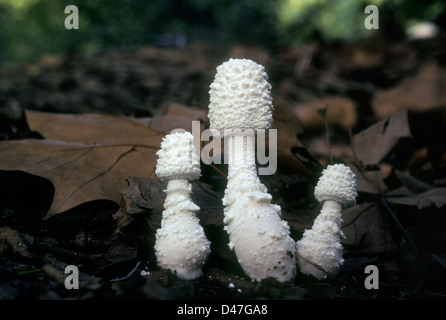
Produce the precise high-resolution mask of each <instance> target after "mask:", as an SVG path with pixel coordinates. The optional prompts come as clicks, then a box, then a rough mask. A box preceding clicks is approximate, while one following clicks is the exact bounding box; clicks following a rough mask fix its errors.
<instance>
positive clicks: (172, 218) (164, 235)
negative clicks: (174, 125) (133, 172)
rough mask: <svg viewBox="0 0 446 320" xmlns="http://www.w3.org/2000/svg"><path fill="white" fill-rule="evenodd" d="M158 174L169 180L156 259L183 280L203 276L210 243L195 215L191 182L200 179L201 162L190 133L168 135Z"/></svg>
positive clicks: (165, 139)
mask: <svg viewBox="0 0 446 320" xmlns="http://www.w3.org/2000/svg"><path fill="white" fill-rule="evenodd" d="M157 155H158V157H159V158H158V162H157V165H156V169H155V173H156V175H157V176H158V177H159V178H160V179H162V180H167V188H166V190H165V192H166V194H167V196H166V200H165V202H164V209H165V210H164V211H163V213H162V220H161V228H159V229H158V230H157V231H156V241H155V255H156V259H157V263H158V266H159V267H161V268H163V269H170V270H171V271H172V272H174V273H176V275H177V276H178V277H179V278H180V279H183V280H191V279H196V278H198V277H200V276H201V275H202V266H203V265H204V263H205V262H206V259H207V257H208V255H209V253H210V242H209V240H208V239H207V238H206V235H205V233H204V230H203V228H202V227H201V225H200V223H199V219H198V218H197V217H196V215H195V212H196V211H198V210H200V208H199V207H198V206H197V205H196V204H195V203H193V202H192V200H191V197H190V193H191V192H192V186H191V184H190V181H193V180H196V179H198V178H199V177H200V174H201V170H200V159H199V156H198V154H197V152H196V149H195V147H194V144H193V136H192V134H191V133H189V132H183V133H180V132H177V133H171V134H169V135H167V136H166V137H165V138H164V139H163V141H162V143H161V149H160V150H159V151H158V152H157Z"/></svg>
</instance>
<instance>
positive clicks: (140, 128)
mask: <svg viewBox="0 0 446 320" xmlns="http://www.w3.org/2000/svg"><path fill="white" fill-rule="evenodd" d="M25 116H26V120H27V122H28V126H29V128H30V129H31V130H32V131H38V132H39V133H40V134H41V135H42V136H43V137H44V138H45V139H48V140H57V141H64V142H79V143H84V144H93V145H94V144H99V143H102V144H112V145H116V146H117V145H119V144H122V145H132V146H138V145H141V146H150V147H153V146H154V147H156V148H158V147H159V142H160V141H161V139H162V137H163V136H164V134H163V133H161V132H159V131H158V130H156V129H153V128H149V127H147V126H144V125H142V124H140V123H137V122H136V121H133V120H131V119H129V118H125V117H118V116H113V115H106V114H94V113H87V114H81V115H78V114H61V113H46V112H38V111H30V110H27V111H26V112H25Z"/></svg>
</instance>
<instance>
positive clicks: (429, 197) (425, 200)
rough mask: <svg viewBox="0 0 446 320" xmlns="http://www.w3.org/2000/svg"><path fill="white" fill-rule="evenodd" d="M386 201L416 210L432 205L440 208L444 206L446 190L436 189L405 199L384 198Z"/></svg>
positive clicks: (445, 203)
mask: <svg viewBox="0 0 446 320" xmlns="http://www.w3.org/2000/svg"><path fill="white" fill-rule="evenodd" d="M386 199H387V201H388V202H390V203H394V204H402V205H407V206H416V207H417V208H418V209H423V208H426V207H429V206H432V205H435V206H436V207H437V208H441V207H443V206H444V205H446V188H436V189H432V190H429V191H426V192H422V193H419V194H415V195H410V196H407V197H386Z"/></svg>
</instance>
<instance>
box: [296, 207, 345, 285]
mask: <svg viewBox="0 0 446 320" xmlns="http://www.w3.org/2000/svg"><path fill="white" fill-rule="evenodd" d="M342 222H343V220H342V204H341V203H339V202H336V201H333V200H326V201H325V202H324V204H323V205H322V209H321V212H320V214H319V215H318V216H317V218H316V219H315V220H314V224H313V227H312V229H310V230H305V232H304V235H303V237H302V240H300V241H298V242H297V245H296V246H297V255H298V256H297V259H298V262H299V266H300V271H301V272H302V273H304V274H308V275H313V276H314V277H315V278H317V279H319V280H321V279H324V278H326V277H327V276H328V275H335V274H336V273H337V272H338V270H339V267H340V266H341V265H342V264H343V262H344V259H343V258H342V251H343V248H342V245H341V238H345V236H344V233H343V232H342V230H341V224H342Z"/></svg>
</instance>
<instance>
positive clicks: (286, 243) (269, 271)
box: [223, 134, 296, 282]
mask: <svg viewBox="0 0 446 320" xmlns="http://www.w3.org/2000/svg"><path fill="white" fill-rule="evenodd" d="M227 152H228V160H229V163H228V186H227V188H226V190H225V196H224V198H223V205H224V206H225V209H224V220H223V222H224V223H225V230H226V231H227V232H228V234H229V240H230V242H229V247H230V248H231V250H234V251H235V253H236V256H237V259H238V261H239V263H240V265H241V266H242V268H243V270H244V271H245V273H246V274H247V275H248V276H249V277H250V278H251V279H254V280H256V281H261V280H262V279H266V278H268V277H273V278H275V279H276V280H278V281H281V282H284V281H288V280H291V279H292V278H293V277H294V276H295V271H296V260H295V242H294V240H293V239H292V238H291V237H290V235H289V232H290V229H289V225H288V223H286V222H285V221H282V219H281V217H280V213H281V209H280V206H278V205H274V204H271V203H270V202H271V199H272V196H271V195H270V194H269V193H268V192H267V188H266V187H265V185H263V184H262V183H261V181H260V179H259V177H258V176H257V171H256V165H255V157H254V155H255V136H254V135H253V134H252V135H251V134H246V135H233V136H230V137H229V139H228V146H227Z"/></svg>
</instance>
